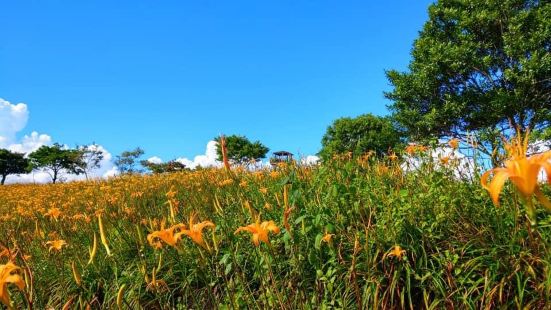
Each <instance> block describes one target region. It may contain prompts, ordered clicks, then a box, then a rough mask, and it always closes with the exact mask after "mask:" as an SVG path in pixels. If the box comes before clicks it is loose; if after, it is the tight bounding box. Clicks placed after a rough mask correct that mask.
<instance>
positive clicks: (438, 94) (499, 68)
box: [386, 0, 551, 154]
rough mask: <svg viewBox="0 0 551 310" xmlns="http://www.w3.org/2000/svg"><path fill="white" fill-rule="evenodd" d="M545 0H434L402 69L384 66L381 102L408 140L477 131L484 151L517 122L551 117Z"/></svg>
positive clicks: (550, 29) (523, 125)
mask: <svg viewBox="0 0 551 310" xmlns="http://www.w3.org/2000/svg"><path fill="white" fill-rule="evenodd" d="M550 51H551V4H550V3H549V2H548V1H537V0H500V1H488V0H439V1H438V2H437V3H435V4H432V5H431V6H430V7H429V20H428V21H427V22H426V24H425V25H424V28H423V30H422V31H421V32H420V34H419V37H418V38H417V40H415V42H414V45H413V50H412V61H411V62H410V64H409V70H408V71H407V72H398V71H395V70H391V71H388V72H387V77H388V79H389V81H390V83H391V84H392V86H393V89H392V90H391V91H390V92H388V93H386V97H387V98H389V99H391V100H393V103H392V104H390V106H389V108H390V109H391V110H392V111H393V113H394V117H395V118H396V120H397V121H398V122H399V123H400V124H401V126H402V127H403V128H404V129H405V131H406V132H407V134H408V136H409V137H410V138H412V139H422V138H423V137H442V136H456V137H464V136H465V135H466V134H467V133H468V132H473V133H481V134H482V135H481V138H482V139H485V140H486V141H482V142H486V143H483V144H481V146H482V147H484V149H483V151H486V153H488V154H491V153H492V151H493V149H495V147H496V146H497V145H498V144H499V142H500V141H501V138H500V137H501V135H505V136H506V135H508V134H510V133H511V132H513V131H514V130H511V129H512V128H515V129H516V128H520V130H521V131H525V130H526V129H527V128H538V127H545V126H548V125H549V122H550V121H551V104H550V102H551V92H550V90H551V79H550V77H551V53H550Z"/></svg>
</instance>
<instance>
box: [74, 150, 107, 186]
mask: <svg viewBox="0 0 551 310" xmlns="http://www.w3.org/2000/svg"><path fill="white" fill-rule="evenodd" d="M77 149H78V150H80V151H81V152H82V153H83V160H84V162H85V163H86V168H85V169H84V175H85V176H86V179H87V180H88V174H89V173H90V172H91V171H92V170H94V169H99V168H100V167H101V161H102V160H103V159H104V158H105V153H104V151H102V150H101V149H100V146H99V145H97V144H96V143H92V144H90V145H84V146H80V147H77Z"/></svg>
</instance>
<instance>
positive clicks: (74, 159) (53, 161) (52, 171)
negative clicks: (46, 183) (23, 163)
mask: <svg viewBox="0 0 551 310" xmlns="http://www.w3.org/2000/svg"><path fill="white" fill-rule="evenodd" d="M29 161H30V164H31V167H32V168H33V169H43V170H44V171H46V172H48V174H49V175H50V177H51V178H52V183H56V181H57V180H58V179H59V177H60V174H61V173H62V172H67V173H73V174H77V175H78V174H81V173H84V171H85V169H86V162H85V161H84V153H83V152H82V150H78V149H66V148H64V147H63V146H62V145H61V144H58V143H55V144H53V145H52V146H47V145H43V146H41V147H40V148H39V149H38V150H36V151H34V152H32V153H31V154H29Z"/></svg>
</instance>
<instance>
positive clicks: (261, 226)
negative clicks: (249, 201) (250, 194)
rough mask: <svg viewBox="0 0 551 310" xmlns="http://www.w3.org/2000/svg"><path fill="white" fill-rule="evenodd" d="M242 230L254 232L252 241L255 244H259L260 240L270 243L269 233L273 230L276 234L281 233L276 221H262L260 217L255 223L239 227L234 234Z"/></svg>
mask: <svg viewBox="0 0 551 310" xmlns="http://www.w3.org/2000/svg"><path fill="white" fill-rule="evenodd" d="M241 231H248V232H250V233H251V234H252V241H253V243H254V245H255V246H259V245H260V241H262V242H264V243H266V244H270V240H269V239H268V233H269V232H273V233H275V234H279V227H277V225H276V224H275V222H274V221H264V222H262V223H260V218H258V219H257V221H256V222H255V223H254V224H250V225H248V226H242V227H239V228H237V230H236V231H235V233H234V234H237V233H238V232H241Z"/></svg>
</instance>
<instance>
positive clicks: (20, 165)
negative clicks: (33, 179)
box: [0, 149, 29, 185]
mask: <svg viewBox="0 0 551 310" xmlns="http://www.w3.org/2000/svg"><path fill="white" fill-rule="evenodd" d="M28 168H29V161H28V160H27V159H26V158H25V154H21V153H16V152H12V151H10V150H5V149H0V178H1V179H0V185H4V182H5V181H6V177H7V176H8V175H10V174H20V173H27V172H28Z"/></svg>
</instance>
